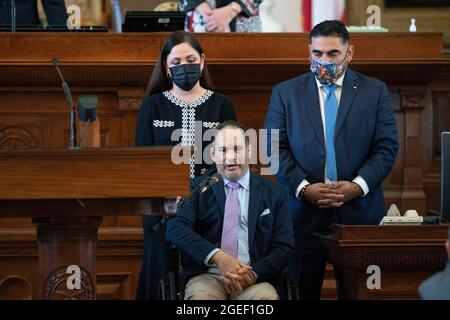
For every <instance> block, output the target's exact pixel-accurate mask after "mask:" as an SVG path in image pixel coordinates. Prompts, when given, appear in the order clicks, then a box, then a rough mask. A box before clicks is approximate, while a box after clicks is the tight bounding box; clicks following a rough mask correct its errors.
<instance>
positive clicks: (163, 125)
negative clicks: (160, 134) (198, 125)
mask: <svg viewBox="0 0 450 320" xmlns="http://www.w3.org/2000/svg"><path fill="white" fill-rule="evenodd" d="M153 126H154V127H157V128H169V127H173V126H175V122H174V121H166V120H153Z"/></svg>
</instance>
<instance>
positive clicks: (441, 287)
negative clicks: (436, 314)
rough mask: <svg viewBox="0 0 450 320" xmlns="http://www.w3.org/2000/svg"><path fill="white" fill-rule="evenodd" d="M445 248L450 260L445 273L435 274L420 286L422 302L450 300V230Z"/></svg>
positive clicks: (449, 230)
mask: <svg viewBox="0 0 450 320" xmlns="http://www.w3.org/2000/svg"><path fill="white" fill-rule="evenodd" d="M445 248H446V249H447V255H448V259H449V260H448V261H447V264H446V266H445V269H444V270H443V271H441V272H439V273H436V274H434V275H433V276H431V277H429V278H428V279H426V280H425V281H423V282H422V283H421V284H420V286H419V295H420V298H421V299H422V300H450V228H449V229H448V240H447V242H446V243H445Z"/></svg>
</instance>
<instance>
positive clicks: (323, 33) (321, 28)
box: [309, 20, 350, 44]
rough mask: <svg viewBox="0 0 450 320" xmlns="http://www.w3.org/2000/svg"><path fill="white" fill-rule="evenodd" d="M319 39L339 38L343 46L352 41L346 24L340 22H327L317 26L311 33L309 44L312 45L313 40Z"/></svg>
mask: <svg viewBox="0 0 450 320" xmlns="http://www.w3.org/2000/svg"><path fill="white" fill-rule="evenodd" d="M317 37H338V38H341V40H342V43H343V44H347V43H348V41H349V40H350V36H349V34H348V31H347V28H346V27H345V24H343V23H342V22H341V21H339V20H325V21H323V22H321V23H319V24H316V25H315V27H314V28H313V29H312V30H311V32H310V33H309V42H310V43H311V40H312V38H317Z"/></svg>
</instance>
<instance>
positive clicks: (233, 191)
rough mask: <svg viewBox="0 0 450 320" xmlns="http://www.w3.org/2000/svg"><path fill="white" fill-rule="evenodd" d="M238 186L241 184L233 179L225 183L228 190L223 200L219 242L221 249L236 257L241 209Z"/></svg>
mask: <svg viewBox="0 0 450 320" xmlns="http://www.w3.org/2000/svg"><path fill="white" fill-rule="evenodd" d="M240 187H241V185H240V184H239V183H237V182H234V181H231V182H229V183H228V184H227V188H228V189H229V191H228V195H227V200H226V201H225V214H224V217H223V228H222V242H221V244H222V245H221V248H222V250H223V251H225V252H226V253H227V254H229V255H230V256H233V257H235V258H236V259H237V258H238V232H239V213H240V210H241V209H240V205H239V199H238V189H239V188H240Z"/></svg>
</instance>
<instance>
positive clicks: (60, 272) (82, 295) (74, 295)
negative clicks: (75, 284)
mask: <svg viewBox="0 0 450 320" xmlns="http://www.w3.org/2000/svg"><path fill="white" fill-rule="evenodd" d="M67 267H68V266H62V267H60V268H57V269H55V270H54V271H53V272H52V273H51V274H50V275H49V276H48V278H47V281H46V282H45V287H44V297H43V298H44V299H45V300H93V299H95V284H94V282H93V281H92V279H91V276H90V274H89V272H88V271H87V270H85V269H84V268H82V267H79V268H80V277H79V282H80V287H79V288H74V289H70V288H68V285H67V282H68V280H69V281H70V279H69V277H70V276H71V273H67Z"/></svg>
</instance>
